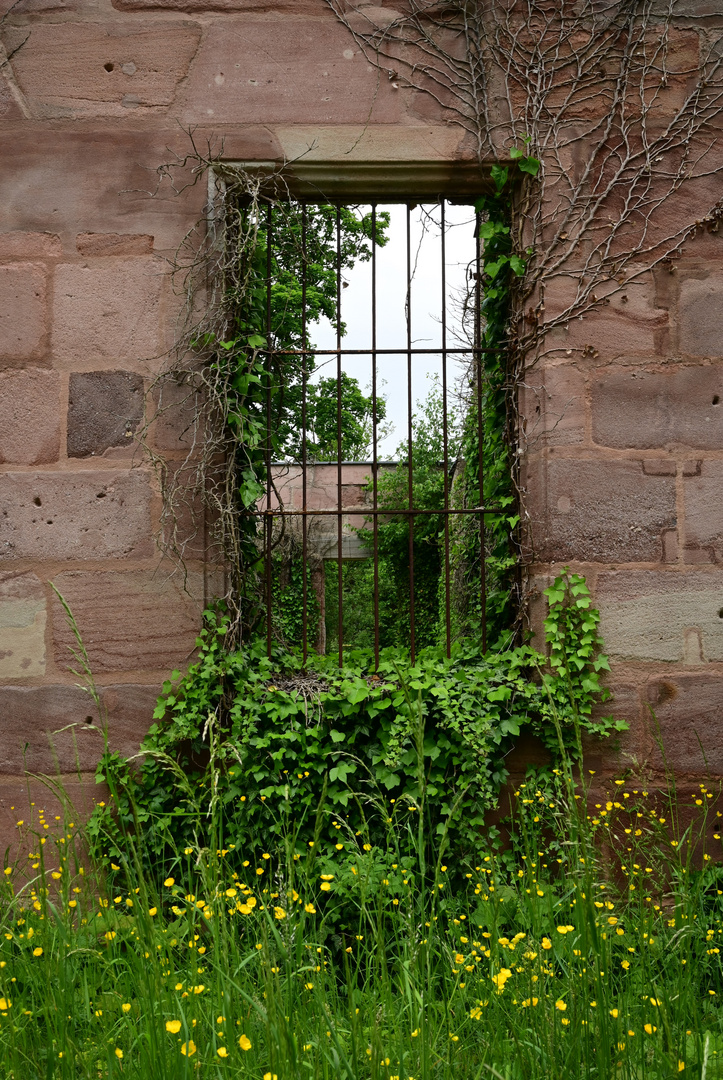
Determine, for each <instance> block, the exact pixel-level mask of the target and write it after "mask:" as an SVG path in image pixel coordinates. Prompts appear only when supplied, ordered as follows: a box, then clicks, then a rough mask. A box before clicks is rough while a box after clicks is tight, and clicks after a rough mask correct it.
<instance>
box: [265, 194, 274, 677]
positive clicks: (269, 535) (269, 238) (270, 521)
mask: <svg viewBox="0 0 723 1080" xmlns="http://www.w3.org/2000/svg"><path fill="white" fill-rule="evenodd" d="M272 244H273V233H272V208H271V204H269V205H268V206H267V207H266V344H267V346H269V345H270V344H271V267H272V262H271V248H272ZM271 456H272V455H271V364H270V355H269V354H268V353H267V371H266V519H265V523H266V529H265V532H266V557H265V559H264V562H265V567H264V569H265V573H266V652H267V655H268V656H271V594H272V567H271V542H272V539H273V527H274V515H273V511H272V510H271Z"/></svg>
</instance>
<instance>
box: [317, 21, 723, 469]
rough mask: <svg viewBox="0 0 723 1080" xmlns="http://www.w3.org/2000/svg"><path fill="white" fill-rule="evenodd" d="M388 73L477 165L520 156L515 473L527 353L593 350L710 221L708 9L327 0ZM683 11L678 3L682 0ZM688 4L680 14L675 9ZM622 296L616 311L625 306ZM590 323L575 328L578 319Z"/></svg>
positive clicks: (717, 99) (510, 379)
mask: <svg viewBox="0 0 723 1080" xmlns="http://www.w3.org/2000/svg"><path fill="white" fill-rule="evenodd" d="M326 2H327V4H328V5H329V7H330V8H331V9H332V11H333V12H334V13H335V14H336V16H337V18H338V19H339V20H340V21H341V22H342V23H344V25H345V26H346V27H347V28H348V30H349V32H350V33H351V34H352V35H353V36H354V38H355V41H356V43H357V45H358V47H359V48H360V49H361V50H362V51H363V53H364V55H365V56H366V58H367V59H368V60H369V61H370V62H371V63H373V64H374V65H376V66H377V68H379V69H380V70H381V71H382V72H385V73H386V74H387V77H388V78H389V79H390V80H392V81H393V82H394V84H395V85H396V86H400V87H408V88H410V89H412V90H414V91H417V92H419V93H420V94H423V95H426V96H427V97H428V98H431V99H432V100H433V101H434V102H435V103H436V107H437V110H438V111H439V113H440V115H441V116H442V117H443V118H444V119H446V120H447V122H448V123H450V124H454V125H457V126H458V127H459V128H460V129H461V130H462V132H463V133H464V143H465V144H466V145H467V147H468V152H469V153H470V155H473V156H476V158H477V160H478V161H479V162H480V164H482V165H483V166H486V167H487V168H489V166H490V165H492V164H493V163H498V164H499V163H505V162H508V163H510V164H514V159H515V157H518V158H519V156H520V155H521V154H524V155H529V156H531V157H533V158H535V159H537V160H539V162H540V168H539V170H538V172H537V174H536V175H531V174H530V173H520V174H519V176H518V179H519V183H518V185H517V189H516V193H515V197H514V200H513V204H512V215H511V228H512V231H511V240H512V251H513V253H514V254H515V255H516V256H517V257H518V258H519V259H520V260H522V261H523V262H524V266H525V269H524V273H523V274H522V275H521V276H519V277H517V278H516V279H514V280H513V281H512V282H511V287H512V305H511V309H510V315H509V326H508V341H509V360H508V368H507V378H506V387H505V391H506V395H507V403H508V411H509V413H510V422H509V426H508V433H509V440H508V441H509V442H510V444H511V450H512V453H511V462H512V470H511V471H512V474H513V482H514V483H515V484H516V485H519V475H518V463H519V459H520V456H521V453H522V451H524V450H525V449H526V448H527V447H528V446H529V444H530V439H531V438H534V431H531V430H529V429H528V430H527V431H525V430H524V427H523V424H521V423H520V422H519V421H518V418H517V416H516V408H517V404H516V403H517V391H518V389H519V388H520V386H521V385H523V384H524V383H525V380H526V379H527V377H528V374H529V372H530V371H531V369H532V367H533V366H534V365H536V364H537V365H544V364H545V362H546V361H549V360H552V359H554V358H560V357H565V356H572V355H576V356H578V357H580V356H589V357H592V358H593V359H594V358H595V357H596V356H597V349H596V347H595V321H594V319H590V321H589V322H587V321H586V322H583V323H582V324H581V323H580V321H579V320H581V319H583V318H584V317H589V316H591V315H592V314H593V312H594V311H595V310H597V309H600V308H602V307H604V306H605V305H608V304H610V303H611V301H612V300H613V298H618V299H622V300H623V302H628V301H630V307H631V308H633V307H634V306H635V305H634V300H635V293H634V288H635V285H636V283H643V282H644V281H645V279H649V278H650V275H651V272H652V271H653V269H654V268H655V267H659V266H661V264H662V265H667V266H668V267H669V268H670V269H671V271H672V270H673V269H674V263H673V260H674V259H675V258H676V257H678V256H679V255H680V253H681V252H682V250H683V246H684V244H685V243H686V241H688V240H690V239H691V238H693V237H694V236H695V235H696V234H697V233H699V232H701V231H703V230H706V229H707V230H708V231H711V232H717V230H718V228H719V223H720V219H721V216H722V215H723V203H722V202H721V201H718V202H716V203H715V204H714V205H711V206H710V208H709V210H708V212H707V213H703V214H701V213H699V212H698V213H696V212H695V210H693V211H691V207H697V208H699V207H700V205H701V203H703V205H705V198H706V194H705V190H703V191H702V192H701V190H700V186H701V184H703V183H704V181H705V178H706V177H708V176H710V175H712V174H713V173H714V172H715V171H716V169H717V166H718V159H717V157H716V155H715V142H716V138H717V137H718V135H719V131H720V122H721V112H722V110H723V68H722V63H723V61H722V53H723V30H722V29H721V20H717V26H716V25H714V23H715V20H710V19H709V20H706V19H704V18H702V17H693V18H692V19H691V18H688V19H685V18H683V19H682V20H681V22H680V23H678V22H677V21H676V15H677V12H678V8H679V4H678V3H677V0H577V2H567V0H456V2H446V3H442V2H440V0H399V2H398V3H395V4H394V5H393V6H392V4H388V5H384V6H381V5H371V4H368V3H361V2H349V0H345V2H343V3H342V2H341V0H326ZM686 6H687V8H688V10H689V5H686ZM683 14H685V13H683ZM628 310H629V309H628ZM587 333H589V339H586V338H585V336H584V335H585V334H587Z"/></svg>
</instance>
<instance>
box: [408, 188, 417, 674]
mask: <svg viewBox="0 0 723 1080" xmlns="http://www.w3.org/2000/svg"><path fill="white" fill-rule="evenodd" d="M411 232H412V224H411V207H410V205H409V203H407V301H406V306H407V311H406V315H407V499H408V502H409V511H410V513H409V651H410V654H411V657H412V663H414V659H415V652H416V650H415V641H414V514H413V513H412V509H413V505H414V461H413V454H412V434H413V432H412V237H411Z"/></svg>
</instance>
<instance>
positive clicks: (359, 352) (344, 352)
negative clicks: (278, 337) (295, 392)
mask: <svg viewBox="0 0 723 1080" xmlns="http://www.w3.org/2000/svg"><path fill="white" fill-rule="evenodd" d="M257 351H258V352H261V353H267V354H268V355H271V356H404V357H405V358H406V357H407V356H409V355H410V353H411V355H412V356H425V355H434V356H443V355H444V356H452V355H455V356H456V355H461V356H465V355H466V354H467V353H504V352H507V350H506V349H482V348H479V347H477V346H475V345H470V346H469V347H468V348H466V349H443V348H442V346H441V345H440V346H439V348H438V349H408V348H407V346H406V345H404V346H402V347H401V348H399V349H372V348H371V346H370V347H369V348H368V349H258V350H257Z"/></svg>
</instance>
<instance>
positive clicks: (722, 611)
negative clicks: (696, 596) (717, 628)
mask: <svg viewBox="0 0 723 1080" xmlns="http://www.w3.org/2000/svg"><path fill="white" fill-rule="evenodd" d="M718 618H719V619H723V607H722V608H721V609H720V611H719V612H718Z"/></svg>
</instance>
